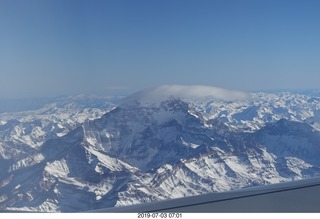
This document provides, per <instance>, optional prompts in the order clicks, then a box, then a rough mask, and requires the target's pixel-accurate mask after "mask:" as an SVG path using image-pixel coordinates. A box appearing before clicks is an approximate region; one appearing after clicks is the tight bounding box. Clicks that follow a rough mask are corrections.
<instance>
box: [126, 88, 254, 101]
mask: <svg viewBox="0 0 320 219" xmlns="http://www.w3.org/2000/svg"><path fill="white" fill-rule="evenodd" d="M171 97H173V98H183V99H200V98H205V97H211V98H215V99H219V100H225V101H234V100H238V99H246V98H248V97H249V94H248V93H246V92H242V91H234V90H228V89H223V88H218V87H212V86H204V85H162V86H159V87H154V88H150V89H146V90H143V91H140V92H138V93H135V94H133V95H132V96H130V97H129V98H128V99H127V101H128V102H131V101H140V102H144V103H158V102H162V101H164V100H166V99H168V98H171Z"/></svg>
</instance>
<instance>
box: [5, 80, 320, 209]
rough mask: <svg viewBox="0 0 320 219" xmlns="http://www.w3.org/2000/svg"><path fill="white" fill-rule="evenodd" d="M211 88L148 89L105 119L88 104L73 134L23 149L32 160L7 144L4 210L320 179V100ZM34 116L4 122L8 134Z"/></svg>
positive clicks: (97, 204)
mask: <svg viewBox="0 0 320 219" xmlns="http://www.w3.org/2000/svg"><path fill="white" fill-rule="evenodd" d="M164 88H165V89H164ZM202 88H203V87H199V86H198V87H191V88H186V87H185V86H180V87H168V86H167V87H160V88H156V89H155V90H147V91H145V92H140V93H138V94H135V95H133V96H131V97H129V98H128V99H127V100H126V101H125V102H124V103H122V104H120V105H119V106H118V107H116V108H113V109H111V108H112V107H114V105H112V107H109V108H108V106H110V105H109V104H108V105H106V106H105V113H104V114H103V115H102V113H103V112H102V111H103V107H100V108H96V109H95V110H97V111H94V110H93V109H89V108H86V109H84V110H83V111H81V112H83V113H84V114H81V113H78V114H77V115H81V116H80V117H78V118H83V119H82V120H81V119H78V120H77V124H76V123H75V126H74V127H72V128H70V129H68V130H67V129H65V130H67V131H66V132H68V133H66V134H61V135H60V136H59V135H58V134H59V133H61V132H53V133H52V132H50V131H48V132H46V135H45V136H50V135H52V134H55V136H54V137H52V138H51V137H47V138H46V139H44V140H43V141H42V142H41V143H39V145H36V146H34V145H23V144H21V145H20V146H17V144H15V147H14V150H21V151H23V155H19V156H17V155H14V154H16V152H15V151H14V150H11V148H10V147H9V146H8V144H6V146H7V147H3V142H1V144H2V146H1V147H0V148H1V153H0V154H1V156H0V164H1V165H2V166H3V167H4V170H5V171H2V172H1V173H0V209H6V210H14V211H16V210H25V211H87V210H93V209H99V208H106V207H114V206H123V205H130V204H136V203H141V202H150V201H155V200H162V199H169V198H178V197H185V196H192V195H199V194H207V193H211V192H221V191H228V190H233V189H239V188H244V187H250V186H255V185H263V184H270V183H277V182H284V181H291V180H295V179H301V178H308V177H313V176H318V175H320V161H319V157H320V132H319V129H317V126H316V125H315V124H318V123H319V120H318V117H317V115H318V114H319V108H320V104H319V99H317V97H311V96H307V95H302V94H292V93H276V94H269V93H251V94H245V95H244V94H243V93H237V92H227V91H223V90H219V89H218V90H217V89H210V88H208V87H205V91H206V94H210V95H202V96H201V92H200V91H201V90H202ZM167 89H168V90H169V91H170V92H167V93H165V92H161V94H160V95H159V91H163V90H167ZM188 89H189V90H188ZM187 91H188V92H187ZM217 92H218V93H219V94H221V92H222V93H223V95H216V93H217ZM182 93H183V95H181V94H182ZM155 94H156V95H155ZM186 94H188V95H186ZM190 94H192V95H190ZM189 97H190V98H189ZM234 97H237V98H234ZM239 97H241V98H239ZM150 100H151V101H150ZM70 102H72V101H70ZM67 105H68V104H67ZM62 109H63V110H62ZM70 109H72V107H70ZM70 109H69V108H68V107H66V105H63V107H61V109H60V110H62V111H59V112H58V111H53V112H54V113H51V112H48V113H47V114H46V116H49V117H50V116H52V117H53V116H54V115H55V116H57V115H59V114H60V112H64V113H69V112H72V110H70ZM98 109H99V110H101V111H98ZM110 109H111V110H110ZM86 110H88V111H86ZM90 110H93V111H90ZM89 111H90V113H89ZM94 112H99V113H97V114H94ZM100 112H101V114H100ZM29 113H30V112H25V114H24V116H23V117H19V118H16V120H18V121H16V122H14V121H12V119H14V118H13V117H14V116H13V117H11V118H10V119H11V120H8V119H7V120H5V119H1V120H2V121H4V122H5V124H3V125H1V126H0V127H1V128H2V129H1V130H4V131H1V133H2V136H4V137H7V138H9V137H10V138H11V139H13V138H14V136H15V134H12V132H9V131H6V130H14V129H15V128H16V127H19V125H20V123H21V121H22V118H26V117H27V116H28V114H29ZM61 114H62V115H63V113H61ZM36 115H40V113H38V112H37V113H35V114H34V116H36ZM70 116H71V114H68V116H65V117H64V116H61V117H59V118H65V119H68V118H69V117H70ZM1 118H4V117H1ZM7 118H8V117H7ZM50 118H51V117H50ZM39 120H41V118H40V119H39ZM49 120H50V119H49ZM61 120H63V119H60V120H59V122H60V123H61ZM32 121H33V120H32V119H30V120H29V121H26V120H24V121H23V122H32ZM310 121H312V122H310ZM19 122H20V123H19ZM60 123H59V124H60ZM319 124H320V123H319ZM3 127H6V128H3ZM8 127H12V128H11V129H9V128H8ZM50 130H52V129H50ZM26 135H27V136H28V134H26ZM18 137H19V135H18V136H17V138H18ZM1 139H2V137H1ZM4 142H8V141H4ZM19 147H21V148H22V149H20V148H19ZM25 147H27V148H28V150H26V149H25ZM18 154H19V153H18ZM13 155H14V156H16V157H15V158H14V159H12V157H13Z"/></svg>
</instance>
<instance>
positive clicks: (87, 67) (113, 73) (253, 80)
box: [0, 0, 320, 98]
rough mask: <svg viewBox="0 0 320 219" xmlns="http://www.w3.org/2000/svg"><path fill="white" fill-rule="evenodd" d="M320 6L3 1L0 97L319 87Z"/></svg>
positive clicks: (183, 0)
mask: <svg viewBox="0 0 320 219" xmlns="http://www.w3.org/2000/svg"><path fill="white" fill-rule="evenodd" d="M319 11H320V1H318V0H127V1H124V0H94V1H92V0H86V1H84V0H28V1H26V0H0V98H22V97H44V96H58V95H75V94H100V95H101V94H103V95H109V94H112V95H114V94H128V93H131V92H135V91H139V90H141V89H144V88H148V87H153V86H158V85H163V84H181V85H206V86H215V87H222V88H227V89H236V90H245V91H251V90H265V89H313V88H320V85H319V81H320V40H319V39H320V13H319Z"/></svg>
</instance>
